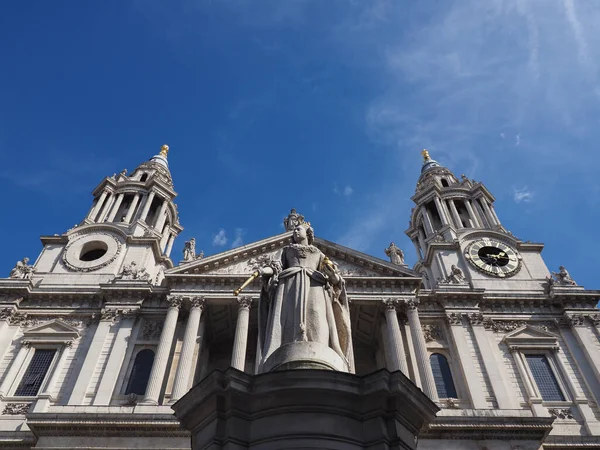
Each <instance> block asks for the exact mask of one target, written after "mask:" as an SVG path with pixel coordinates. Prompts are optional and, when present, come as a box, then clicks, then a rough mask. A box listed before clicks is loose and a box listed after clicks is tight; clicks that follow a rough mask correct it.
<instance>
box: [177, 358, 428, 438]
mask: <svg viewBox="0 0 600 450" xmlns="http://www.w3.org/2000/svg"><path fill="white" fill-rule="evenodd" d="M172 408H173V409H174V410H175V416H176V417H177V418H178V419H179V421H180V422H181V424H182V426H183V427H185V428H186V429H188V430H189V431H190V432H191V435H192V443H191V448H192V450H197V449H208V448H210V449H214V450H217V449H222V450H234V449H235V450H242V449H246V450H280V449H284V448H285V449H303V450H305V449H330V450H350V449H351V450H366V449H368V450H376V449H377V450H378V449H416V447H417V442H418V436H419V432H420V430H421V429H422V428H423V427H424V426H426V425H427V424H428V423H429V422H431V421H432V420H433V419H434V418H435V414H436V412H437V411H438V408H437V406H436V405H435V404H434V403H433V402H432V401H431V400H429V398H427V396H426V395H425V394H423V393H422V392H421V391H420V390H419V389H418V388H417V387H416V386H415V385H414V384H413V383H412V382H411V381H410V380H409V379H408V378H406V377H405V376H404V375H403V374H402V373H400V372H394V373H390V372H388V371H387V370H381V371H378V372H375V373H372V374H370V375H366V376H357V375H352V374H349V373H342V372H336V371H331V370H301V369H299V370H289V371H280V372H271V373H264V374H260V375H248V374H245V373H243V372H240V371H238V370H236V369H233V368H230V369H228V370H226V371H224V372H222V371H215V372H213V373H212V374H210V375H209V376H208V377H206V378H205V379H204V380H203V381H202V382H200V383H199V384H197V385H196V386H195V387H194V388H192V390H191V391H190V392H188V393H187V394H186V395H185V396H184V397H183V398H181V400H179V401H178V402H177V403H175V404H174V405H173V406H172Z"/></svg>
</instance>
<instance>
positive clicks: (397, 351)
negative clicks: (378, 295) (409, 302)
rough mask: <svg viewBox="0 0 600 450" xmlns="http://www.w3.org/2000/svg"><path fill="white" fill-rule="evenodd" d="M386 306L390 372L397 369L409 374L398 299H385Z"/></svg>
mask: <svg viewBox="0 0 600 450" xmlns="http://www.w3.org/2000/svg"><path fill="white" fill-rule="evenodd" d="M383 304H384V306H385V321H386V324H387V327H386V328H387V333H388V337H387V343H388V345H387V352H388V355H387V356H388V364H389V370H390V372H395V371H397V370H400V371H402V373H403V374H404V375H406V376H408V366H407V364H406V356H404V341H403V339H402V332H401V331H400V324H399V323H398V316H397V313H398V306H399V302H398V300H395V299H391V298H387V299H385V300H383Z"/></svg>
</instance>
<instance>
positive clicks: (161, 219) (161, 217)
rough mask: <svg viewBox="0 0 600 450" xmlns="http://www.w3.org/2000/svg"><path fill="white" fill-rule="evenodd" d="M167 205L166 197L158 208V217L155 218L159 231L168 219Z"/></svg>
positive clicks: (155, 224) (155, 225) (156, 227)
mask: <svg viewBox="0 0 600 450" xmlns="http://www.w3.org/2000/svg"><path fill="white" fill-rule="evenodd" d="M167 206H168V202H167V200H166V199H164V200H163V202H162V205H160V209H159V210H158V214H157V215H156V218H155V220H154V228H155V229H156V230H157V231H158V232H161V231H162V227H163V226H164V225H165V220H166V219H167V216H166V212H167Z"/></svg>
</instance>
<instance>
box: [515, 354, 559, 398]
mask: <svg viewBox="0 0 600 450" xmlns="http://www.w3.org/2000/svg"><path fill="white" fill-rule="evenodd" d="M525 358H526V359H527V363H528V364H529V369H530V370H531V374H532V375H533V379H534V380H535V382H536V384H537V386H538V389H539V390H540V394H542V400H546V401H549V402H553V401H559V402H560V401H564V400H565V396H564V395H563V393H562V391H561V390H560V386H559V385H558V381H557V380H556V377H555V376H554V372H552V368H551V367H550V363H549V362H548V358H546V357H545V356H544V355H525Z"/></svg>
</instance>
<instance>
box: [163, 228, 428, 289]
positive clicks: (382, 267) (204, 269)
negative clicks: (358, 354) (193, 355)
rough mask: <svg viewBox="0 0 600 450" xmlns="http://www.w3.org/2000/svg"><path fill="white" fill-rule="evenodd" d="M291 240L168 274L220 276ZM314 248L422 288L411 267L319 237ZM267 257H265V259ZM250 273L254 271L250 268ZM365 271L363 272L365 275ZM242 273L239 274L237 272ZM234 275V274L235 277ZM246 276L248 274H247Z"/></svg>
mask: <svg viewBox="0 0 600 450" xmlns="http://www.w3.org/2000/svg"><path fill="white" fill-rule="evenodd" d="M290 241H291V232H285V233H282V234H279V235H276V236H272V237H269V238H266V239H263V240H260V241H257V242H254V243H251V244H248V245H244V246H242V247H238V248H235V249H232V250H228V251H225V252H222V253H218V254H216V255H212V256H209V257H206V258H202V259H199V260H195V261H190V262H188V263H184V264H181V265H179V266H177V267H174V268H172V269H169V270H167V271H166V272H165V276H166V277H167V278H169V276H173V275H184V274H185V275H215V276H217V275H219V274H218V273H215V272H217V271H219V270H221V269H223V268H225V267H230V266H232V265H235V264H239V263H242V262H247V264H250V262H251V261H252V260H253V258H255V259H256V260H257V261H259V259H260V257H261V256H263V255H264V256H267V255H273V254H276V253H277V252H278V251H281V249H283V247H285V246H286V245H287V244H289V243H290ZM314 245H315V246H316V247H318V248H319V249H320V250H321V251H322V252H323V253H325V254H326V255H327V256H328V257H330V258H331V259H332V260H333V261H335V262H338V263H342V262H343V263H344V264H345V265H346V264H347V265H349V266H351V267H352V268H355V269H356V270H358V271H359V272H358V276H360V275H361V274H364V275H363V276H369V277H377V276H378V277H392V278H393V277H402V278H408V279H414V283H415V285H416V286H418V285H420V282H421V278H420V276H419V275H418V274H417V273H416V272H414V271H413V270H411V269H409V268H408V267H403V266H398V265H395V264H392V263H390V262H387V261H384V260H382V259H379V258H376V257H374V256H371V255H367V254H365V253H362V252H358V251H356V250H353V249H350V248H348V247H344V246H342V245H339V244H336V243H333V242H330V241H327V240H325V239H321V238H315V242H314ZM264 256H263V257H264ZM247 270H250V269H247ZM361 270H362V272H361ZM233 273H238V274H239V272H233ZM233 273H232V274H233ZM245 273H248V272H247V271H246V272H245Z"/></svg>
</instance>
